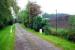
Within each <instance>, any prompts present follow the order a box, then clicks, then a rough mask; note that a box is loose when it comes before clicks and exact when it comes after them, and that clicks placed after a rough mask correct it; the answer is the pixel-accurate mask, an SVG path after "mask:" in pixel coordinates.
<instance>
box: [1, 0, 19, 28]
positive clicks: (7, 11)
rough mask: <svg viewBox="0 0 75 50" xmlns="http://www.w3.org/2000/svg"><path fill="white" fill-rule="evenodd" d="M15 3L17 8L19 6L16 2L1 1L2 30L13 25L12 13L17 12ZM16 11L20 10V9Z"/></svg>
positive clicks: (9, 0) (10, 0)
mask: <svg viewBox="0 0 75 50" xmlns="http://www.w3.org/2000/svg"><path fill="white" fill-rule="evenodd" d="M13 3H15V5H16V6H15V7H16V8H17V7H18V6H17V4H16V1H15V0H1V2H0V29H2V28H3V27H4V26H6V25H11V24H12V23H13V16H12V13H11V11H12V9H13V10H15V9H14V6H13ZM11 8H12V9H11ZM16 10H18V8H17V9H16ZM16 10H15V12H16ZM15 14H16V13H15Z"/></svg>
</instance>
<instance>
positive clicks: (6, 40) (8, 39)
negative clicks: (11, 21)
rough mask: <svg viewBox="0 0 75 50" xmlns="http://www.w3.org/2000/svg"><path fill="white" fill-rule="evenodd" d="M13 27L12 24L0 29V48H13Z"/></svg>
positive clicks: (3, 49)
mask: <svg viewBox="0 0 75 50" xmlns="http://www.w3.org/2000/svg"><path fill="white" fill-rule="evenodd" d="M14 29H15V26H14V25H12V26H8V27H5V28H4V29H2V30H0V50H14V40H15V39H14V38H15V37H14V35H15V34H14V33H15V32H14V31H15V30H14ZM11 31H12V32H11Z"/></svg>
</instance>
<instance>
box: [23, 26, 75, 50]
mask: <svg viewBox="0 0 75 50" xmlns="http://www.w3.org/2000/svg"><path fill="white" fill-rule="evenodd" d="M22 27H23V28H25V29H26V30H27V31H29V32H32V33H33V34H34V35H36V36H38V37H40V38H42V39H43V40H46V41H48V42H50V43H53V44H54V45H56V46H58V47H60V48H62V50H75V44H74V43H72V42H69V41H68V40H66V39H64V38H59V37H57V36H53V35H44V33H43V34H40V33H39V32H36V31H34V30H32V29H29V28H26V27H25V26H24V25H22Z"/></svg>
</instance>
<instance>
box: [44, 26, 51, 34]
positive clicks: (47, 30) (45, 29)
mask: <svg viewBox="0 0 75 50" xmlns="http://www.w3.org/2000/svg"><path fill="white" fill-rule="evenodd" d="M43 32H44V34H45V35H50V34H51V29H50V27H49V26H47V25H46V26H44V27H43Z"/></svg>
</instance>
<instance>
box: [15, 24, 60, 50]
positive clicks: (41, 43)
mask: <svg viewBox="0 0 75 50" xmlns="http://www.w3.org/2000/svg"><path fill="white" fill-rule="evenodd" d="M15 31H16V32H15V33H16V34H15V36H16V37H15V40H16V42H15V50H61V49H60V48H58V47H55V46H54V45H53V44H52V43H48V42H47V41H45V40H42V39H41V38H39V37H37V36H35V35H33V34H32V33H30V32H27V31H26V30H25V29H23V28H22V27H21V26H20V25H19V24H16V30H15Z"/></svg>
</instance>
